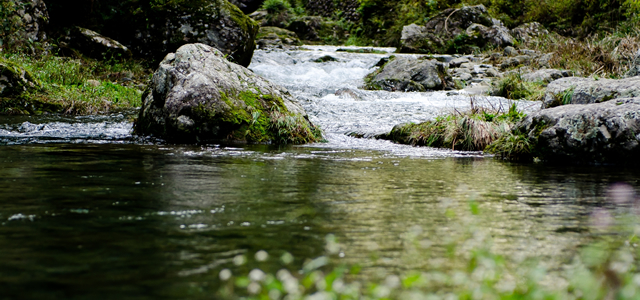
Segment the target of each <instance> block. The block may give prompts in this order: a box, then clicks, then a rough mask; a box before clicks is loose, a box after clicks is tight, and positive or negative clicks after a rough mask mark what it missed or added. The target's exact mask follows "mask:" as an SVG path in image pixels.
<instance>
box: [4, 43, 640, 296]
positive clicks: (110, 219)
mask: <svg viewBox="0 0 640 300" xmlns="http://www.w3.org/2000/svg"><path fill="white" fill-rule="evenodd" d="M307 49H308V50H299V51H287V52H282V51H280V52H279V51H271V52H269V51H257V52H256V54H255V56H254V60H253V62H252V64H251V66H250V69H252V70H253V71H254V72H255V73H257V74H260V75H262V76H264V77H266V78H268V79H270V80H272V81H274V82H276V83H278V84H281V85H283V86H285V87H287V88H288V89H289V90H290V91H291V92H292V94H294V96H296V97H297V98H298V99H299V100H300V101H301V103H302V104H303V106H304V107H305V108H306V109H307V111H308V113H309V115H310V118H311V120H312V121H313V122H314V123H317V124H319V125H320V126H321V127H322V128H323V129H324V131H325V136H326V139H327V142H326V143H318V144H312V145H305V146H269V145H247V146H237V145H235V146H229V145H198V146H190V145H170V144H165V143H163V142H162V141H160V140H155V139H151V138H144V137H136V136H132V135H131V128H132V120H133V118H135V115H136V112H135V111H129V112H119V113H115V114H112V115H106V116H92V117H87V116H80V117H61V116H38V117H36V116H26V117H24V116H22V117H8V116H4V117H0V124H2V125H0V199H1V201H0V253H1V254H2V255H0V291H1V292H0V294H1V295H2V296H0V298H2V299H96V298H100V299H210V298H214V295H215V292H216V291H217V287H218V284H219V279H218V274H219V272H220V270H222V269H230V270H231V271H232V272H233V273H234V274H240V273H243V272H244V273H247V272H248V271H249V270H252V269H255V268H260V269H262V270H264V271H266V272H275V271H277V270H278V269H280V268H282V267H284V263H283V262H282V260H281V259H280V258H281V257H282V256H283V255H285V256H287V255H288V254H291V255H292V257H293V258H294V259H293V261H292V262H291V263H290V265H289V266H288V268H291V269H296V268H299V267H301V266H302V264H303V263H304V261H305V260H307V259H311V258H315V257H318V256H321V255H325V254H327V251H329V250H331V251H333V250H335V252H336V256H337V257H338V259H339V260H341V262H344V263H345V264H348V265H355V264H357V265H361V266H362V267H363V272H362V274H363V275H362V276H367V277H372V278H384V276H386V275H389V274H401V273H403V272H406V271H408V270H429V268H431V267H433V266H434V265H437V264H439V263H440V262H441V261H442V258H443V257H444V255H445V254H444V253H445V249H446V246H447V243H450V242H452V241H455V240H454V237H455V236H456V232H457V230H458V227H457V225H456V224H459V223H460V222H466V221H465V220H468V218H469V215H470V213H469V207H470V203H475V204H477V207H478V210H479V211H480V214H479V216H477V217H474V221H473V222H475V224H476V226H479V227H482V228H484V230H485V231H486V232H487V233H488V234H490V235H491V237H492V241H493V249H494V251H496V252H497V253H500V254H504V255H506V256H507V257H509V258H511V259H515V260H521V259H524V258H527V257H536V258H538V259H540V260H541V262H542V263H543V264H544V265H546V266H548V267H549V268H551V269H559V268H560V267H561V266H562V265H563V264H565V263H567V262H568V260H569V259H570V258H571V257H572V256H573V255H574V254H575V253H576V250H577V249H578V248H579V247H580V246H581V245H584V244H585V243H587V242H588V241H589V240H590V238H591V236H592V233H591V228H590V218H589V216H590V214H591V213H592V211H593V210H594V209H596V208H599V207H612V205H613V204H611V203H608V202H607V199H606V191H607V188H608V187H609V186H610V185H611V184H613V183H616V182H627V183H630V184H632V185H633V186H634V187H637V186H638V180H640V174H638V173H637V172H636V171H635V170H633V169H627V168H623V167H592V166H547V165H542V164H517V163H509V162H504V161H500V160H497V159H495V158H493V157H488V156H484V155H483V154H482V153H479V152H460V151H452V150H448V149H433V148H418V147H411V146H405V145H396V144H393V143H391V142H388V141H378V140H374V139H367V138H354V137H351V136H349V135H350V134H354V133H355V134H357V135H360V136H365V137H366V136H371V135H374V134H377V133H381V132H385V131H389V130H390V129H391V128H392V127H393V126H394V125H396V124H399V123H402V122H409V121H413V122H418V121H424V120H428V119H432V118H434V117H435V116H437V115H440V114H445V113H448V112H451V111H453V110H464V109H465V108H468V107H469V105H470V103H471V101H474V105H490V106H493V107H499V106H504V107H508V106H509V105H510V104H511V102H509V101H507V100H505V99H502V98H497V97H479V96H470V95H466V94H457V95H448V94H447V92H433V93H388V92H379V91H378V92H373V91H362V90H359V89H358V86H360V85H361V84H362V78H363V77H364V75H366V74H367V73H368V72H371V71H372V70H373V69H372V68H373V67H374V65H375V64H376V63H377V62H378V61H379V60H380V59H381V58H382V57H384V56H389V55H390V54H384V53H382V54H357V53H348V52H336V47H326V46H307ZM380 50H384V51H390V49H380ZM326 55H330V56H332V57H333V58H334V59H335V61H327V62H321V63H318V62H315V60H316V59H318V58H320V57H323V56H326ZM340 89H349V90H350V91H351V92H350V93H348V95H346V96H345V95H344V94H343V95H342V96H336V95H335V92H336V91H337V90H340ZM516 104H517V105H518V106H519V107H520V108H521V109H523V110H525V111H532V110H535V109H538V108H539V104H538V103H529V102H526V101H522V102H517V103H516ZM328 235H329V236H335V238H336V240H337V242H338V245H337V246H336V247H337V248H336V249H329V250H327V247H326V245H327V241H326V237H327V236H328ZM412 241H418V244H419V245H421V246H420V247H418V248H420V249H418V251H421V253H419V254H416V253H415V252H416V248H415V247H414V243H412ZM334 246H335V245H334ZM265 252H266V254H267V255H266V259H265V255H264V254H265ZM257 253H260V254H258V255H256V254H257ZM287 253H288V254H287ZM416 255H419V257H420V259H419V260H417V259H416Z"/></svg>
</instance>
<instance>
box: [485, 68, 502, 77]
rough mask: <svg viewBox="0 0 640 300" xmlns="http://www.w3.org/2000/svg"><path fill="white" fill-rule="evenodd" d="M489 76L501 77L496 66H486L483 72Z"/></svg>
mask: <svg viewBox="0 0 640 300" xmlns="http://www.w3.org/2000/svg"><path fill="white" fill-rule="evenodd" d="M485 73H486V74H487V75H488V76H489V77H498V78H502V74H500V72H499V71H498V70H496V68H493V67H491V68H488V69H487V71H486V72H485Z"/></svg>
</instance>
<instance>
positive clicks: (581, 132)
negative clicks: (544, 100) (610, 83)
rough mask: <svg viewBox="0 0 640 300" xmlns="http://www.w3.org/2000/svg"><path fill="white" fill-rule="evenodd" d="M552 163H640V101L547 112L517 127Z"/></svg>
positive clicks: (532, 117)
mask: <svg viewBox="0 0 640 300" xmlns="http://www.w3.org/2000/svg"><path fill="white" fill-rule="evenodd" d="M515 131H517V132H521V133H524V134H525V135H526V136H527V137H528V138H529V140H530V141H531V142H532V145H534V148H533V153H535V154H536V155H538V156H539V157H540V158H541V159H543V160H545V161H551V162H556V161H558V162H580V163H624V164H629V163H633V164H637V163H640V98H623V99H616V100H610V101H606V102H603V103H598V104H576V105H564V106H560V107H555V108H550V109H543V110H541V111H538V112H535V113H533V114H531V115H529V116H527V117H526V118H525V119H524V120H523V121H522V122H520V123H519V124H517V125H516V128H515Z"/></svg>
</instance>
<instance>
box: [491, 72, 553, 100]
mask: <svg viewBox="0 0 640 300" xmlns="http://www.w3.org/2000/svg"><path fill="white" fill-rule="evenodd" d="M544 90H545V89H544V85H543V84H542V83H540V82H526V81H524V80H523V79H522V75H521V74H520V73H511V74H509V75H507V76H505V77H504V78H503V79H501V80H500V81H498V82H497V84H495V86H494V90H493V93H492V94H493V95H494V96H501V97H505V98H507V99H514V100H519V99H527V100H534V101H535V100H541V99H542V97H543V95H544Z"/></svg>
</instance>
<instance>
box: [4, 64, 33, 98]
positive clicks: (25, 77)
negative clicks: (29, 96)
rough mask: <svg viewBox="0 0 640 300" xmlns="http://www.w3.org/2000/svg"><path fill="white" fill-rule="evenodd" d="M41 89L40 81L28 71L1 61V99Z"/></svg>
mask: <svg viewBox="0 0 640 300" xmlns="http://www.w3.org/2000/svg"><path fill="white" fill-rule="evenodd" d="M39 87H40V84H39V83H38V81H37V80H36V79H35V77H33V75H31V73H29V72H28V71H27V70H25V69H23V68H21V67H20V66H18V65H15V64H13V63H11V62H8V61H6V60H3V59H0V97H11V96H18V95H20V94H22V93H24V92H27V91H29V90H34V89H37V88H39Z"/></svg>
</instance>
